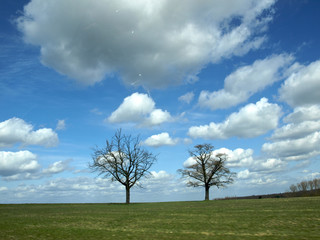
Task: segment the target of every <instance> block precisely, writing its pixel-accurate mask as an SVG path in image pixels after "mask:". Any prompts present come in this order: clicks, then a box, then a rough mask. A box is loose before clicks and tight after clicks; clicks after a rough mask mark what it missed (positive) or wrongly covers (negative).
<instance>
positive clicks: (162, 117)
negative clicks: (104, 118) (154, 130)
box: [108, 93, 172, 126]
mask: <svg viewBox="0 0 320 240" xmlns="http://www.w3.org/2000/svg"><path fill="white" fill-rule="evenodd" d="M108 121H109V122H111V123H123V122H134V123H137V124H138V125H141V126H156V125H160V124H162V123H164V122H168V121H172V117H171V115H170V113H169V112H167V111H163V110H161V109H156V108H155V102H154V101H153V99H152V98H151V97H149V96H148V95H147V94H142V93H133V94H132V95H131V96H129V97H126V98H125V99H124V100H123V102H122V103H121V105H120V106H119V107H118V108H117V109H116V110H115V111H114V112H113V113H112V114H111V116H110V117H109V118H108Z"/></svg>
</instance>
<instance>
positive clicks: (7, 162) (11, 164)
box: [0, 151, 40, 177]
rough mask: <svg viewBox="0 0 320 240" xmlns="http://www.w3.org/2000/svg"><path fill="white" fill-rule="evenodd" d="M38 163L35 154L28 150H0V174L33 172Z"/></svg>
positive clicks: (36, 169)
mask: <svg viewBox="0 0 320 240" xmlns="http://www.w3.org/2000/svg"><path fill="white" fill-rule="evenodd" d="M39 168H40V165H39V163H38V161H37V155H35V154H33V153H31V152H29V151H19V152H4V151H0V175H1V176H2V177H8V176H13V175H16V174H21V173H34V172H36V171H38V170H39Z"/></svg>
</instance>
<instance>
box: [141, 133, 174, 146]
mask: <svg viewBox="0 0 320 240" xmlns="http://www.w3.org/2000/svg"><path fill="white" fill-rule="evenodd" d="M178 142H179V139H177V138H176V139H172V138H171V137H170V136H169V133H167V132H163V133H160V134H157V135H152V136H151V137H148V138H147V139H146V140H145V141H144V144H146V145H148V146H151V147H160V146H164V145H169V146H173V145H176V144H177V143H178Z"/></svg>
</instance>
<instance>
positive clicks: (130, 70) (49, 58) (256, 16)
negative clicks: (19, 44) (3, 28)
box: [16, 0, 275, 87]
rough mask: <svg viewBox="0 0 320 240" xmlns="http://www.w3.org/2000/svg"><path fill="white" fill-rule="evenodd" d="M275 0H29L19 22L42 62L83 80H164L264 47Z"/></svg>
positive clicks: (192, 75)
mask: <svg viewBox="0 0 320 240" xmlns="http://www.w3.org/2000/svg"><path fill="white" fill-rule="evenodd" d="M274 2H275V0H261V1H254V0H244V1H241V2H239V1H236V0H232V1H231V2H230V1H225V2H221V1H212V0H201V1H200V2H199V1H196V2H195V1H191V0H188V1H184V2H183V4H181V2H180V1H177V0H172V1H166V0H159V1H148V0H141V1H130V0H127V1H117V0H110V1H100V0H92V1H85V0H78V1H73V0H49V1H42V0H32V1H30V2H29V3H28V4H27V5H26V6H25V8H24V10H23V15H22V16H21V17H19V18H18V19H17V20H16V22H17V26H18V29H19V30H20V31H21V32H22V33H23V36H24V39H25V41H26V42H27V43H30V44H33V45H37V46H40V49H41V61H42V63H43V64H44V65H46V66H49V67H51V68H53V69H55V70H56V71H58V72H60V73H62V74H65V75H67V76H69V77H71V78H74V79H77V80H78V81H80V82H82V83H85V84H94V83H96V82H99V81H102V80H103V79H104V78H105V76H110V75H113V74H118V75H119V76H120V77H121V78H122V79H123V81H124V82H125V83H128V84H135V85H143V86H147V87H163V86H167V85H170V84H178V83H181V82H182V81H184V80H185V81H195V80H197V74H198V73H199V72H200V71H201V69H202V68H204V67H205V66H206V65H207V64H208V63H210V62H213V63H215V62H218V61H219V60H221V59H223V58H228V57H231V56H233V55H244V54H246V53H247V52H248V51H250V50H252V49H257V48H259V47H260V46H261V44H262V43H263V42H264V41H265V37H264V35H263V31H264V29H266V26H267V24H268V22H269V21H270V20H272V16H271V14H272V11H270V9H271V7H272V5H273V4H274ZM71 12H72V14H71Z"/></svg>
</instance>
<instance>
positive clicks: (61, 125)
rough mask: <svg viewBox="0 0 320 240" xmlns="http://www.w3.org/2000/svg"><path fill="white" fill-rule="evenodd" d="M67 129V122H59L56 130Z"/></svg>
mask: <svg viewBox="0 0 320 240" xmlns="http://www.w3.org/2000/svg"><path fill="white" fill-rule="evenodd" d="M65 129H66V120H58V123H57V126H56V130H65Z"/></svg>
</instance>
